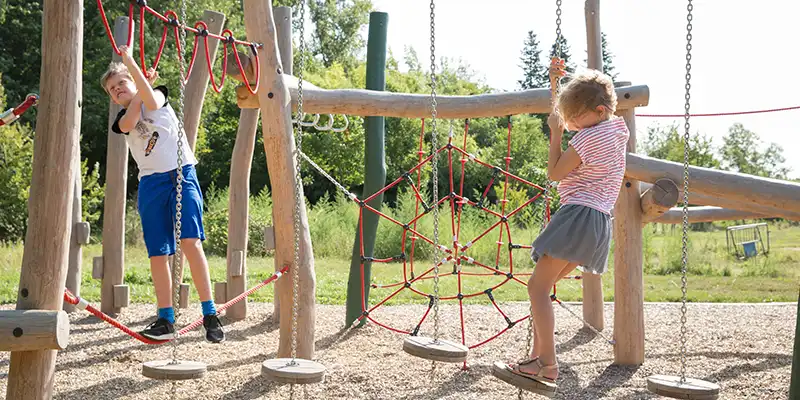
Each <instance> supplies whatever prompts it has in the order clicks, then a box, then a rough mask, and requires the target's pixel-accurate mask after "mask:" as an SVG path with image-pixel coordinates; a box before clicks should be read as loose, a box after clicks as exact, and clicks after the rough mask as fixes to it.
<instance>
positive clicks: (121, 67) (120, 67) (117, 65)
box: [100, 62, 133, 94]
mask: <svg viewBox="0 0 800 400" xmlns="http://www.w3.org/2000/svg"><path fill="white" fill-rule="evenodd" d="M116 75H125V76H127V77H128V78H130V79H131V80H133V76H131V73H130V72H129V71H128V67H126V66H125V64H123V63H121V62H112V63H111V65H109V66H108V70H107V71H106V72H105V73H104V74H103V76H102V77H101V78H100V85H101V86H103V90H105V91H106V94H110V93H108V87H106V84H107V83H108V80H109V79H111V78H112V77H114V76H116Z"/></svg>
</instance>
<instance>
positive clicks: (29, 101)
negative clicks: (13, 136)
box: [0, 94, 39, 126]
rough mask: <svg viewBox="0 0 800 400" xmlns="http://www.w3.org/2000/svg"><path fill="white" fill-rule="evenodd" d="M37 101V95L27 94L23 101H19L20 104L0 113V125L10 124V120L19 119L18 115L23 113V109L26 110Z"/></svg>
mask: <svg viewBox="0 0 800 400" xmlns="http://www.w3.org/2000/svg"><path fill="white" fill-rule="evenodd" d="M38 101H39V96H38V95H36V94H29V95H28V96H27V97H26V98H25V101H23V102H22V103H20V105H18V106H16V107H14V108H9V109H8V110H6V111H5V112H3V113H0V126H3V125H10V124H11V123H12V122H14V121H16V120H17V119H19V117H20V115H22V114H24V113H25V111H28V109H29V108H31V106H35V105H36V103H37V102H38Z"/></svg>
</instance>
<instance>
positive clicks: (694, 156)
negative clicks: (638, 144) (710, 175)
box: [642, 125, 720, 168]
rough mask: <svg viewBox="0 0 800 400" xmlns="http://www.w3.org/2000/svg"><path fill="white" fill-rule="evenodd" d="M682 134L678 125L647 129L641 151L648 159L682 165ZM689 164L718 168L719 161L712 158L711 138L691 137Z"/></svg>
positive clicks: (703, 136) (702, 136)
mask: <svg viewBox="0 0 800 400" xmlns="http://www.w3.org/2000/svg"><path fill="white" fill-rule="evenodd" d="M683 147H684V143H683V134H682V133H679V132H678V125H671V126H663V127H662V126H657V127H650V128H647V136H646V137H645V140H644V143H643V145H642V149H643V150H644V152H645V154H647V155H648V156H650V157H654V158H660V159H662V160H667V161H674V162H679V163H683ZM689 164H691V165H694V166H697V167H706V168H719V167H720V161H719V160H718V159H717V158H716V157H714V148H713V147H712V142H711V138H710V137H708V136H705V135H699V134H698V135H692V136H691V138H690V139H689Z"/></svg>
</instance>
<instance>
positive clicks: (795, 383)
mask: <svg viewBox="0 0 800 400" xmlns="http://www.w3.org/2000/svg"><path fill="white" fill-rule="evenodd" d="M797 297H798V298H797V322H795V325H794V350H793V352H792V378H791V381H790V382H789V400H797V399H800V295H798V296H797Z"/></svg>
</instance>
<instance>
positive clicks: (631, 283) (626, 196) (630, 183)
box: [613, 82, 644, 365]
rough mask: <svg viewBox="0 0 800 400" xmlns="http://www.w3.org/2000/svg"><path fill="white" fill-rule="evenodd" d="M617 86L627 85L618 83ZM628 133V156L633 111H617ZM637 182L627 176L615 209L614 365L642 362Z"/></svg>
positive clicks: (632, 138) (633, 127)
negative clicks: (623, 119) (623, 120)
mask: <svg viewBox="0 0 800 400" xmlns="http://www.w3.org/2000/svg"><path fill="white" fill-rule="evenodd" d="M618 84H619V85H624V84H628V85H629V84H630V83H629V82H619V83H618ZM618 114H619V115H620V116H622V117H623V118H625V123H626V124H627V126H628V131H629V132H630V138H629V139H628V148H627V151H628V154H631V153H633V152H635V151H636V117H635V112H634V109H623V110H621V111H619V112H618ZM640 193H641V192H640V189H639V181H637V180H634V179H630V177H626V178H625V179H624V180H623V181H622V187H621V188H620V193H619V198H618V199H617V204H616V205H615V207H614V225H613V229H614V340H615V343H614V363H615V364H622V365H639V364H642V363H644V276H643V267H644V256H643V250H642V249H643V248H642V246H643V234H642V217H643V213H642V204H641V195H640Z"/></svg>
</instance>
